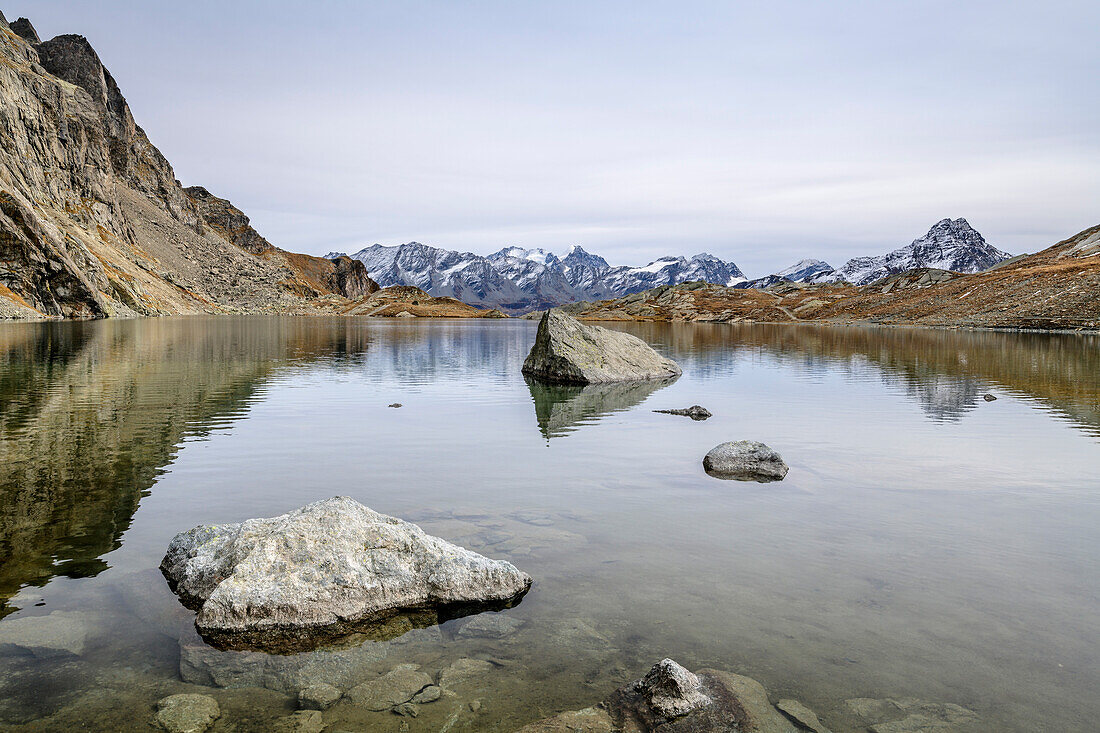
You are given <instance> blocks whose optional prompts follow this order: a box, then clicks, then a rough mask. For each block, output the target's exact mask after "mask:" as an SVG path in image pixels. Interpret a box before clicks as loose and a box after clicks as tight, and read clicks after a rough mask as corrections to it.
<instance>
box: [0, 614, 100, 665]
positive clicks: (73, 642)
mask: <svg viewBox="0 0 1100 733" xmlns="http://www.w3.org/2000/svg"><path fill="white" fill-rule="evenodd" d="M90 633H91V631H90V628H89V625H88V622H87V616H86V615H85V614H81V613H76V612H74V611H54V612H53V613H51V614H49V615H46V616H24V617H23V618H15V619H9V620H7V621H5V622H4V624H3V625H2V626H0V650H4V649H18V650H22V651H25V652H30V653H31V654H33V655H34V656H36V657H39V658H45V657H57V656H66V655H69V654H72V655H75V656H80V655H81V654H83V653H84V648H85V646H87V644H88V636H89V634H90Z"/></svg>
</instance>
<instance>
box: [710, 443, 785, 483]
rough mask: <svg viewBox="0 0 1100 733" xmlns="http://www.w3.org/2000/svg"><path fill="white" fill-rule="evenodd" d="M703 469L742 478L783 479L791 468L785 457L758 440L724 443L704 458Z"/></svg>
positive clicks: (721, 476)
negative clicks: (784, 459)
mask: <svg viewBox="0 0 1100 733" xmlns="http://www.w3.org/2000/svg"><path fill="white" fill-rule="evenodd" d="M703 469H704V470H706V472H707V473H709V474H711V475H712V476H716V477H718V478H725V479H736V480H738V481H760V482H766V481H782V480H783V477H784V476H786V475H787V471H788V467H787V464H786V463H785V462H784V461H783V457H782V456H780V455H779V454H778V453H776V452H775V451H774V450H772V449H771V448H769V447H768V446H766V445H764V444H763V443H758V442H756V441H755V440H738V441H735V442H729V443H722V444H721V445H717V446H715V447H714V448H711V450H710V452H709V453H707V454H706V456H704V457H703Z"/></svg>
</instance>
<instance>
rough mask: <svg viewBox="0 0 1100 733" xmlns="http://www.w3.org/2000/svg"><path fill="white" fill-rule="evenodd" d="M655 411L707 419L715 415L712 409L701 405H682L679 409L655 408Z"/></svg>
mask: <svg viewBox="0 0 1100 733" xmlns="http://www.w3.org/2000/svg"><path fill="white" fill-rule="evenodd" d="M654 412H660V413H663V414H665V415H682V416H684V417H690V418H691V419H692V420H706V419H707V418H708V417H713V415H711V413H710V410H708V409H707V408H705V407H703V406H701V405H692V406H691V407H682V408H680V409H678V410H654Z"/></svg>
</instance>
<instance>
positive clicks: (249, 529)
mask: <svg viewBox="0 0 1100 733" xmlns="http://www.w3.org/2000/svg"><path fill="white" fill-rule="evenodd" d="M161 571H162V572H163V573H164V575H165V577H166V578H167V579H168V584H169V586H170V587H171V588H172V590H173V591H175V592H176V594H177V595H178V596H179V598H180V600H181V602H183V604H184V605H185V606H187V607H188V608H192V609H195V610H196V611H198V615H197V618H196V620H195V625H196V627H197V628H198V630H199V633H200V634H202V635H203V637H204V638H205V639H206V640H207V641H208V642H210V643H212V644H214V645H216V646H221V647H228V648H260V649H265V650H269V651H292V650H300V649H309V648H314V647H316V646H317V645H318V644H320V643H322V642H325V641H331V640H332V639H334V638H339V637H341V636H346V635H347V634H349V633H354V632H356V631H358V630H362V629H363V628H364V627H365V626H369V625H370V624H374V623H378V622H383V621H385V620H386V619H388V618H392V617H393V616H394V615H396V614H400V613H403V612H409V611H415V610H417V609H435V610H436V611H435V615H432V616H431V618H432V619H433V620H435V619H437V618H441V619H445V618H456V617H458V616H462V615H466V614H467V613H469V612H472V611H475V610H483V609H485V608H487V607H491V608H500V607H507V606H509V605H511V604H513V603H515V602H518V600H519V599H520V598H521V597H522V596H523V594H524V593H526V592H527V590H528V589H529V588H530V587H531V578H530V576H528V575H527V574H526V573H523V572H520V571H519V570H517V569H516V567H515V566H514V565H512V564H511V563H509V562H504V561H501V560H491V559H489V558H487V557H484V556H482V555H479V554H477V553H476V552H472V551H470V550H467V549H465V548H462V547H459V546H457V545H453V544H451V543H449V542H447V541H445V540H442V539H440V538H438V537H432V536H431V535H428V534H426V533H425V532H424V531H423V530H421V529H420V528H419V527H417V526H416V525H415V524H410V523H408V522H404V521H402V520H400V519H395V518H393V517H388V516H386V515H384V514H379V513H378V512H375V511H372V510H371V509H368V508H367V507H365V506H363V505H362V504H360V503H358V502H356V501H354V500H352V499H349V498H347V497H334V498H332V499H326V500H324V501H319V502H316V503H313V504H309V505H308V506H305V507H302V508H301V509H296V510H294V511H292V512H289V513H287V514H283V515H280V516H278V517H272V518H269V519H250V520H248V521H246V522H241V523H239V524H225V525H204V526H200V527H195V528H194V529H191V530H188V531H187V532H182V533H180V534H178V535H176V537H175V538H174V539H173V540H172V542H171V544H170V545H169V547H168V552H167V554H165V556H164V559H163V560H162V562H161Z"/></svg>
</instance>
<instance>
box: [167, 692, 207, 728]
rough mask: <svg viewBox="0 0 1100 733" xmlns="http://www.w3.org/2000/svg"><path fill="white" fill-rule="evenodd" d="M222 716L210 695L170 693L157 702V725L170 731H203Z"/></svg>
mask: <svg viewBox="0 0 1100 733" xmlns="http://www.w3.org/2000/svg"><path fill="white" fill-rule="evenodd" d="M220 716H221V711H220V710H219V709H218V701H217V700H215V699H214V698H212V697H210V695H170V696H168V697H166V698H164V699H162V700H160V701H159V702H158V703H157V715H156V721H157V725H159V726H160V727H161V728H164V729H165V730H166V731H168V733H203V731H205V730H207V729H208V728H210V726H212V725H214V721H215V720H217V719H218V718H219V717H220Z"/></svg>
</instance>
